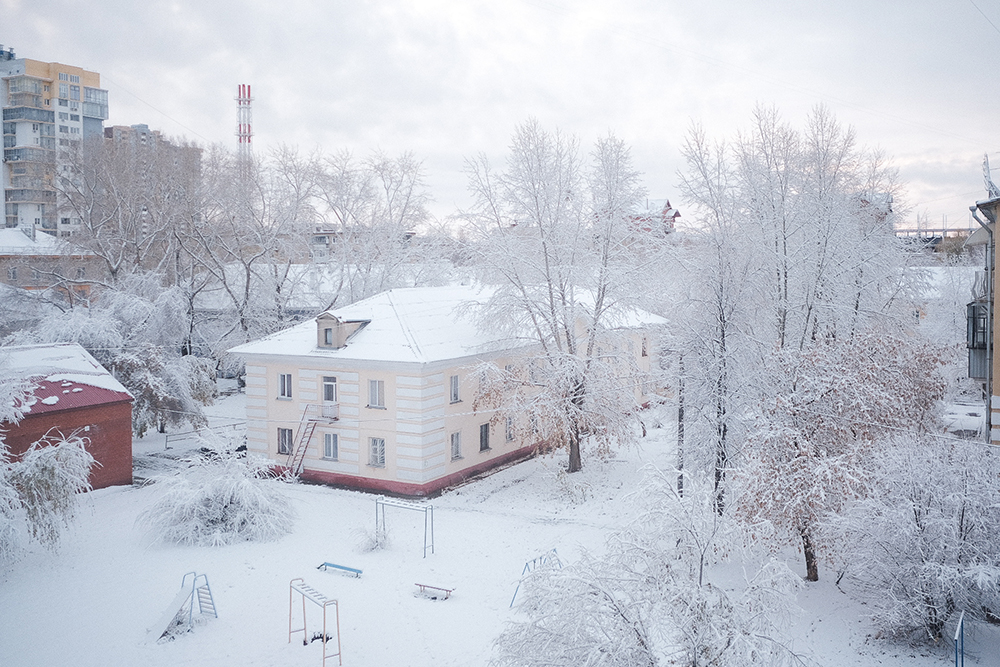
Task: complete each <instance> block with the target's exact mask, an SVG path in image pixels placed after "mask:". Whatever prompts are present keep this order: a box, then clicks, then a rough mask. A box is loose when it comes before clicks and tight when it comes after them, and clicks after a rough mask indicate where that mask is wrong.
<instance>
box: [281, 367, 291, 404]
mask: <svg viewBox="0 0 1000 667" xmlns="http://www.w3.org/2000/svg"><path fill="white" fill-rule="evenodd" d="M291 397H292V374H291V373H278V398H291Z"/></svg>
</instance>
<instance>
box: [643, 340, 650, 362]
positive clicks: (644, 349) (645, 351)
mask: <svg viewBox="0 0 1000 667" xmlns="http://www.w3.org/2000/svg"><path fill="white" fill-rule="evenodd" d="M642 356H644V357H648V356H649V349H648V348H647V343H646V337H645V336H643V337H642Z"/></svg>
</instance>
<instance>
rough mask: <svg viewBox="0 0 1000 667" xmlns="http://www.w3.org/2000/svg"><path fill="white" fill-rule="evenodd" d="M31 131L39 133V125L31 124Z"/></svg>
mask: <svg viewBox="0 0 1000 667" xmlns="http://www.w3.org/2000/svg"><path fill="white" fill-rule="evenodd" d="M31 131H32V132H38V123H32V124H31Z"/></svg>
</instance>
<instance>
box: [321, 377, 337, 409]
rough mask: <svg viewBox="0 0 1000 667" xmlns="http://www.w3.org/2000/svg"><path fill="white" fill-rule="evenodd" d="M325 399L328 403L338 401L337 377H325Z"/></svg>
mask: <svg viewBox="0 0 1000 667" xmlns="http://www.w3.org/2000/svg"><path fill="white" fill-rule="evenodd" d="M323 400H324V401H326V402H328V403H336V402H337V378H335V377H324V378H323Z"/></svg>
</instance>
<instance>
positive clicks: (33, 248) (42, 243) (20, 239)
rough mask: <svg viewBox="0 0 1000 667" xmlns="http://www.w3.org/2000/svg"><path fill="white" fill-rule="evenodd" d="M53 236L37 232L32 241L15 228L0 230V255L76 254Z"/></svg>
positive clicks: (78, 251)
mask: <svg viewBox="0 0 1000 667" xmlns="http://www.w3.org/2000/svg"><path fill="white" fill-rule="evenodd" d="M80 252H82V251H80V250H77V251H76V253H74V252H73V250H72V249H71V248H70V247H69V245H68V244H67V243H65V242H63V241H60V240H59V239H57V238H55V237H54V236H50V235H49V234H45V233H43V232H39V233H38V234H36V238H35V239H32V238H31V237H29V236H28V235H27V234H25V233H24V232H22V231H21V230H20V229H18V228H16V227H5V228H2V229H0V255H68V254H78V253H80Z"/></svg>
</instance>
